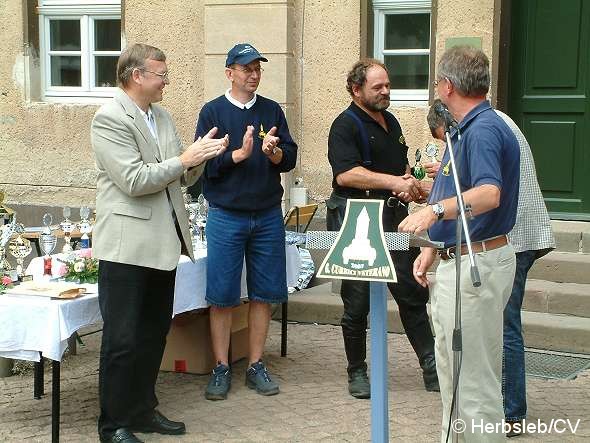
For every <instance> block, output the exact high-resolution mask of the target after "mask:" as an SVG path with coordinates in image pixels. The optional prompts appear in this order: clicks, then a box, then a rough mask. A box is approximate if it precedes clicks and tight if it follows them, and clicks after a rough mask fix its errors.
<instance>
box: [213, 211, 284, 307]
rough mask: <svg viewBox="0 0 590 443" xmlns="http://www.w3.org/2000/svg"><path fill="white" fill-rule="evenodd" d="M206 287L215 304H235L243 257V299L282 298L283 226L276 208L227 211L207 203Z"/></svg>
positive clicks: (237, 297) (279, 300) (269, 300)
mask: <svg viewBox="0 0 590 443" xmlns="http://www.w3.org/2000/svg"><path fill="white" fill-rule="evenodd" d="M206 235H207V292H206V295H205V299H206V300H207V302H209V304H211V305H213V306H218V307H228V306H236V305H238V304H239V303H240V292H241V290H240V283H241V279H242V268H243V263H244V258H245V260H246V282H247V286H248V298H249V299H250V300H254V301H261V302H265V303H282V302H285V301H287V271H286V265H285V227H284V225H283V216H282V212H281V207H280V206H276V207H273V208H270V209H265V210H261V211H252V212H248V211H231V210H228V209H224V208H220V207H218V206H215V205H210V206H209V212H208V215H207V226H206Z"/></svg>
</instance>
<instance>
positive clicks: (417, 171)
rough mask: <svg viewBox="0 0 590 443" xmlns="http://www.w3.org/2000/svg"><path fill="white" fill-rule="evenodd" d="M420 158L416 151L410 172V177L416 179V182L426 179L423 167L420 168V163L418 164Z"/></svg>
mask: <svg viewBox="0 0 590 443" xmlns="http://www.w3.org/2000/svg"><path fill="white" fill-rule="evenodd" d="M421 158H422V153H421V152H420V149H416V164H415V165H414V168H413V170H412V175H413V176H414V177H416V179H417V180H422V179H423V178H424V177H426V171H424V166H422V163H421V162H420V160H421Z"/></svg>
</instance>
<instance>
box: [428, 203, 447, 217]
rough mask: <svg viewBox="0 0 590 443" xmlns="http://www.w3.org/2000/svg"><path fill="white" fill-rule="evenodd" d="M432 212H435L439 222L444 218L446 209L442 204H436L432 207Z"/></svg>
mask: <svg viewBox="0 0 590 443" xmlns="http://www.w3.org/2000/svg"><path fill="white" fill-rule="evenodd" d="M431 207H432V212H434V215H436V218H437V219H438V220H442V218H443V217H444V215H445V207H444V206H443V204H442V203H435V204H433V205H432V206H431Z"/></svg>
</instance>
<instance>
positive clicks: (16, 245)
mask: <svg viewBox="0 0 590 443" xmlns="http://www.w3.org/2000/svg"><path fill="white" fill-rule="evenodd" d="M15 232H16V233H17V234H18V236H17V237H16V238H15V239H14V240H11V241H10V243H8V251H9V252H10V254H11V255H12V256H13V257H14V258H16V273H17V275H18V278H19V280H21V281H23V279H24V276H25V273H24V271H23V262H24V260H25V258H26V257H27V256H28V255H29V254H30V253H31V252H32V251H33V247H32V246H31V242H30V241H29V240H27V239H26V238H23V236H22V234H23V233H24V232H25V227H24V226H23V224H22V223H17V224H16V227H15Z"/></svg>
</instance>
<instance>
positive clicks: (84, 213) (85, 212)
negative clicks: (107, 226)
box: [78, 206, 92, 249]
mask: <svg viewBox="0 0 590 443" xmlns="http://www.w3.org/2000/svg"><path fill="white" fill-rule="evenodd" d="M88 217H90V208H89V207H88V206H82V207H81V208H80V223H78V229H79V230H80V233H81V234H82V236H81V237H80V248H81V249H87V248H89V247H90V236H89V235H88V234H90V233H91V232H92V224H91V223H90V219H89V218H88Z"/></svg>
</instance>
